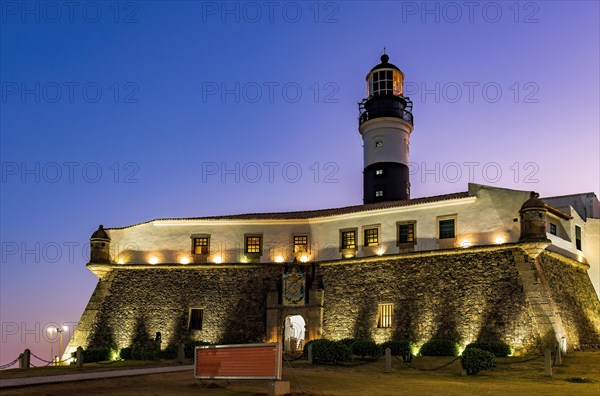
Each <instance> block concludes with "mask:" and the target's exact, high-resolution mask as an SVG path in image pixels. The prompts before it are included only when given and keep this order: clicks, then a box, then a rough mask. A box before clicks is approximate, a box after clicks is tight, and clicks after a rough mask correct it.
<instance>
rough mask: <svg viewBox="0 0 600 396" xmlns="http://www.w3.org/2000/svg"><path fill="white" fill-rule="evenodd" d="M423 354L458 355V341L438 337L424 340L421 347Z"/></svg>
mask: <svg viewBox="0 0 600 396" xmlns="http://www.w3.org/2000/svg"><path fill="white" fill-rule="evenodd" d="M421 355H423V356H458V343H457V342H456V341H452V340H448V339H444V338H440V339H436V340H431V341H429V342H426V343H425V344H423V346H422V347H421Z"/></svg>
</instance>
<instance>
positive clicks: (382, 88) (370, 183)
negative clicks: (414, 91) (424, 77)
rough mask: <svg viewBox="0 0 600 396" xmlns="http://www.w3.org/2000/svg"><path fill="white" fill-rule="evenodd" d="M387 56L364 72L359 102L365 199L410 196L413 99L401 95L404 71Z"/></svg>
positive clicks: (407, 197)
mask: <svg viewBox="0 0 600 396" xmlns="http://www.w3.org/2000/svg"><path fill="white" fill-rule="evenodd" d="M389 59H390V57H389V56H388V55H386V54H383V55H382V56H381V63H380V64H378V65H377V66H375V67H374V68H373V69H371V71H370V72H369V73H368V74H367V77H366V79H367V97H366V98H365V99H363V101H362V102H361V103H359V104H358V107H359V128H358V130H359V132H360V134H361V135H362V138H363V150H364V154H363V156H364V174H363V190H364V191H363V201H364V203H372V202H383V201H395V200H405V199H410V180H409V172H408V170H409V168H408V164H409V146H410V134H411V133H412V131H413V115H412V101H411V100H410V99H409V98H406V97H404V73H402V71H400V69H399V68H398V67H397V66H396V65H393V64H391V63H389Z"/></svg>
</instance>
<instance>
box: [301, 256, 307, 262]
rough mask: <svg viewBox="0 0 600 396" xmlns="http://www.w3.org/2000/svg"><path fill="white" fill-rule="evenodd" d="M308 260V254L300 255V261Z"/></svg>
mask: <svg viewBox="0 0 600 396" xmlns="http://www.w3.org/2000/svg"><path fill="white" fill-rule="evenodd" d="M307 261H308V256H307V255H303V256H302V257H300V262H302V263H306V262H307Z"/></svg>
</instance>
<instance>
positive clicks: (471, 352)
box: [460, 347, 496, 375]
mask: <svg viewBox="0 0 600 396" xmlns="http://www.w3.org/2000/svg"><path fill="white" fill-rule="evenodd" d="M460 362H461V365H462V367H463V368H464V369H465V370H466V371H467V374H468V375H473V374H477V373H478V372H480V371H483V370H490V369H493V368H494V367H496V357H495V356H494V354H493V353H491V352H488V351H484V350H481V349H478V348H473V347H471V348H469V349H465V351H464V352H463V354H462V357H461V359H460Z"/></svg>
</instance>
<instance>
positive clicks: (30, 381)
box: [0, 365, 194, 389]
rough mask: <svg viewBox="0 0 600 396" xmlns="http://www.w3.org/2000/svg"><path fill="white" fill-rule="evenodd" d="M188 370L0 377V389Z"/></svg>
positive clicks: (172, 368) (119, 371)
mask: <svg viewBox="0 0 600 396" xmlns="http://www.w3.org/2000/svg"><path fill="white" fill-rule="evenodd" d="M186 370H189V372H190V376H193V372H194V366H193V365H189V366H165V367H150V368H140V369H125V370H110V371H99V372H95V373H83V374H64V375H47V376H42V377H28V378H9V379H0V389H1V388H8V387H15V386H27V385H40V384H54V383H58V382H71V381H83V380H91V379H102V378H111V377H128V376H132V375H145V374H156V373H172V372H176V371H186Z"/></svg>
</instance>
